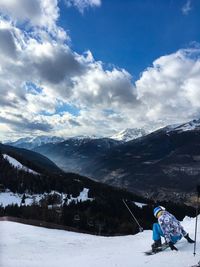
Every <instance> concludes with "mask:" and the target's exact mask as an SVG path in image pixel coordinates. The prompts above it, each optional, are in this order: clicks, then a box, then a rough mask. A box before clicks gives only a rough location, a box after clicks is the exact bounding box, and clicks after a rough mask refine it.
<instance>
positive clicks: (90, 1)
mask: <svg viewBox="0 0 200 267" xmlns="http://www.w3.org/2000/svg"><path fill="white" fill-rule="evenodd" d="M65 3H66V4H67V6H68V7H71V6H74V7H76V8H77V9H78V10H79V11H80V12H81V13H83V12H84V10H85V9H87V8H90V7H99V6H101V0H65Z"/></svg>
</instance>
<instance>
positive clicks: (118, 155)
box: [34, 120, 200, 201]
mask: <svg viewBox="0 0 200 267" xmlns="http://www.w3.org/2000/svg"><path fill="white" fill-rule="evenodd" d="M139 132H140V131H139ZM116 139H117V138H116ZM34 150H35V151H36V152H39V153H41V154H43V155H44V156H46V157H48V158H49V159H51V160H52V161H53V162H55V163H56V164H57V165H58V166H59V167H60V168H62V169H63V170H64V171H70V172H76V173H79V174H81V175H86V176H88V177H90V178H92V179H94V180H97V181H100V182H104V183H107V184H110V185H113V186H118V187H120V188H125V189H126V190H128V191H131V192H134V193H137V194H141V195H142V196H145V197H149V198H154V199H158V200H164V199H172V200H174V201H183V200H184V201H192V200H193V197H194V192H195V188H196V185H198V184H199V183H200V176H199V174H200V120H193V121H190V122H187V123H183V124H176V125H169V126H167V127H164V128H162V129H159V130H157V131H155V132H152V133H150V134H146V135H145V134H143V135H142V136H141V137H139V138H136V139H134V140H131V141H127V142H124V141H119V140H113V139H111V138H99V139H98V138H96V139H93V138H82V139H77V138H69V139H67V140H65V141H62V142H58V143H48V144H44V145H41V146H37V147H35V148H34Z"/></svg>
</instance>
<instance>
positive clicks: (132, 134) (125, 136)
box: [111, 128, 146, 142]
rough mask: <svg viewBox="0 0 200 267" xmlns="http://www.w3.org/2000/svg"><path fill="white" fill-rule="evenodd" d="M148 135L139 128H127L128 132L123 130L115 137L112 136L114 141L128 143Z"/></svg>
mask: <svg viewBox="0 0 200 267" xmlns="http://www.w3.org/2000/svg"><path fill="white" fill-rule="evenodd" d="M144 135H146V132H145V130H144V129H139V128H133V129H130V128H127V129H126V130H123V131H121V132H119V133H116V134H115V135H113V136H111V138H112V139H115V140H118V141H124V142H128V141H131V140H133V139H136V138H139V137H142V136H144Z"/></svg>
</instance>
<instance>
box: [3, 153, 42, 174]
mask: <svg viewBox="0 0 200 267" xmlns="http://www.w3.org/2000/svg"><path fill="white" fill-rule="evenodd" d="M3 157H4V159H6V160H7V161H8V162H9V163H10V164H11V165H12V166H13V167H15V168H17V169H20V170H23V171H25V172H30V173H33V174H35V175H38V174H39V173H37V172H35V171H33V170H31V169H29V168H28V167H26V166H24V165H22V164H21V163H20V162H19V161H18V160H16V159H15V158H13V157H10V156H9V155H6V154H3Z"/></svg>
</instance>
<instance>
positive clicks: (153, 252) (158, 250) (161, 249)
mask: <svg viewBox="0 0 200 267" xmlns="http://www.w3.org/2000/svg"><path fill="white" fill-rule="evenodd" d="M168 247H169V245H168V244H163V245H162V246H161V247H159V248H157V249H156V250H155V251H152V249H151V250H148V251H145V252H144V253H145V255H147V256H150V255H154V254H157V253H159V252H162V251H164V250H165V249H167V248H168Z"/></svg>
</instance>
